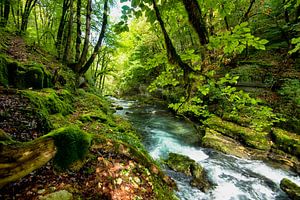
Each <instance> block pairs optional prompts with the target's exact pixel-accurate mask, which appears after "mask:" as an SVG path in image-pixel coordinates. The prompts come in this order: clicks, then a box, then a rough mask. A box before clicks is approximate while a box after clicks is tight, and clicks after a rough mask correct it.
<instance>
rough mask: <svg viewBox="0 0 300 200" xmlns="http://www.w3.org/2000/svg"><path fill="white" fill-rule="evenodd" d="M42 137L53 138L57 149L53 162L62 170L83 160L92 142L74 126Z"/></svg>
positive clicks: (88, 136) (89, 137)
mask: <svg viewBox="0 0 300 200" xmlns="http://www.w3.org/2000/svg"><path fill="white" fill-rule="evenodd" d="M44 137H51V138H54V144H55V146H56V147H57V153H56V155H55V158H54V162H55V163H56V165H57V166H58V167H60V168H62V169H66V168H69V167H70V165H71V164H72V163H74V162H75V161H78V160H83V159H84V157H85V156H86V154H87V152H88V149H89V147H90V145H91V141H92V136H91V135H90V134H87V133H85V132H83V131H82V130H81V129H79V128H78V127H77V126H74V125H73V126H67V127H63V128H59V129H57V130H54V131H52V132H50V133H49V134H47V135H45V136H44Z"/></svg>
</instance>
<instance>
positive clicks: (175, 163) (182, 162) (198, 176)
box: [165, 153, 213, 192]
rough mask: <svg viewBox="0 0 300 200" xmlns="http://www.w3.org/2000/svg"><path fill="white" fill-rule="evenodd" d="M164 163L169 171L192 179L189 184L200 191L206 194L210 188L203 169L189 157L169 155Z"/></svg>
mask: <svg viewBox="0 0 300 200" xmlns="http://www.w3.org/2000/svg"><path fill="white" fill-rule="evenodd" d="M165 162H166V164H167V166H168V167H169V168H170V169H172V170H174V171H177V172H181V173H184V174H186V175H188V176H192V177H193V179H192V181H191V183H190V184H191V185H192V186H194V187H197V188H199V189H200V190H201V191H203V192H207V191H208V190H209V189H211V188H212V186H213V184H212V183H211V182H210V181H209V179H208V178H207V174H206V171H205V170H204V168H203V167H202V166H201V165H200V164H199V163H197V162H196V161H194V160H192V159H190V158H189V157H187V156H184V155H180V154H176V153H170V154H169V157H168V158H167V159H166V160H165Z"/></svg>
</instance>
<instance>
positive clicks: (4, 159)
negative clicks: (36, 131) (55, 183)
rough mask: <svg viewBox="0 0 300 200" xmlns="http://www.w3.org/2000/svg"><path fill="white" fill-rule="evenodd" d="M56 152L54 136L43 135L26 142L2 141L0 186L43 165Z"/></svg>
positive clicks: (0, 146) (0, 148)
mask: <svg viewBox="0 0 300 200" xmlns="http://www.w3.org/2000/svg"><path fill="white" fill-rule="evenodd" d="M55 153H56V148H55V145H54V139H52V138H45V137H42V138H39V139H36V140H34V141H31V142H26V143H19V142H13V143H12V142H11V141H9V142H7V143H6V141H4V142H2V143H0V188H2V187H3V186H4V185H6V184H7V183H10V182H13V181H17V180H19V179H20V178H22V177H24V176H26V175H28V174H29V173H31V172H32V171H34V170H36V169H38V168H40V167H42V166H43V165H45V164H46V163H47V162H48V161H49V160H51V159H52V158H53V157H54V155H55Z"/></svg>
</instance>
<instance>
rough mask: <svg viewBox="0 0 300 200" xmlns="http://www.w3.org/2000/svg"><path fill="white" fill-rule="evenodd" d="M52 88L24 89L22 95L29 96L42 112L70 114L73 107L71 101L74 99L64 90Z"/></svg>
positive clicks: (47, 113) (46, 113)
mask: <svg viewBox="0 0 300 200" xmlns="http://www.w3.org/2000/svg"><path fill="white" fill-rule="evenodd" d="M62 91H63V90H61V91H58V92H56V91H55V90H52V89H45V90H42V91H32V90H24V91H22V92H21V93H22V95H23V96H24V97H26V98H28V99H29V100H30V101H31V103H32V105H33V106H35V107H36V108H37V109H39V111H40V113H43V114H45V115H49V114H56V113H62V114H63V115H67V114H69V113H70V112H71V111H72V110H73V108H72V105H71V104H70V102H71V101H72V100H71V99H70V98H71V96H68V95H66V94H64V93H66V92H62Z"/></svg>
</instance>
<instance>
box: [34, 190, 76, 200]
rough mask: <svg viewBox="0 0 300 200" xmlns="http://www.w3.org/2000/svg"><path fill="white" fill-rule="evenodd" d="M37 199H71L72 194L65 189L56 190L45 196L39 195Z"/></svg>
mask: <svg viewBox="0 0 300 200" xmlns="http://www.w3.org/2000/svg"><path fill="white" fill-rule="evenodd" d="M39 199H40V200H71V199H73V195H72V194H71V193H70V192H68V191H66V190H60V191H57V192H53V193H50V194H47V195H45V196H41V197H39Z"/></svg>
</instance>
